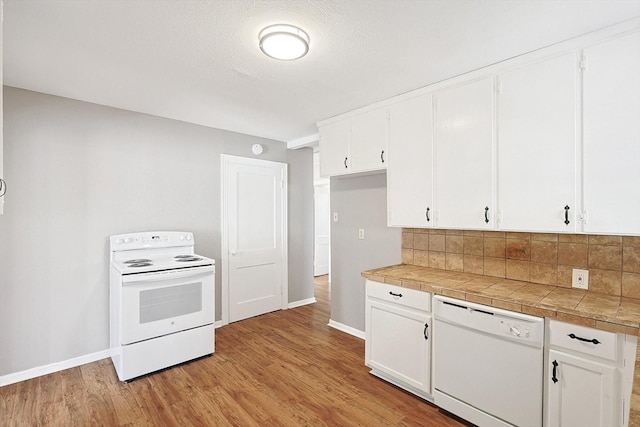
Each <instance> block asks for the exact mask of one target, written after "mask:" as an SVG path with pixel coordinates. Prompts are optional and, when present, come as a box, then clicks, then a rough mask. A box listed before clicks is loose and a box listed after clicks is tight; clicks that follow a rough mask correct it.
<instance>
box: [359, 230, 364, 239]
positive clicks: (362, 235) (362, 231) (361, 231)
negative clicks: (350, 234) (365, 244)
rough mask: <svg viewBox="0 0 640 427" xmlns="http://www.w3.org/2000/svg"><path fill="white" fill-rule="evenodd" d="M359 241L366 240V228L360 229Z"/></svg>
mask: <svg viewBox="0 0 640 427" xmlns="http://www.w3.org/2000/svg"><path fill="white" fill-rule="evenodd" d="M358 239H360V240H364V228H359V229H358Z"/></svg>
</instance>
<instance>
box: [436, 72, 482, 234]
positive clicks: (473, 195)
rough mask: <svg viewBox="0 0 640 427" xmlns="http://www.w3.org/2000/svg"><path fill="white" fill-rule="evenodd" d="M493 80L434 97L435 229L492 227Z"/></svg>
mask: <svg viewBox="0 0 640 427" xmlns="http://www.w3.org/2000/svg"><path fill="white" fill-rule="evenodd" d="M493 97H494V89H493V79H492V78H485V79H482V80H477V81H473V82H470V83H465V84H462V85H459V86H455V87H453V88H451V89H447V90H444V91H441V92H438V93H436V94H435V112H434V117H435V120H434V125H435V198H436V203H435V204H436V211H437V214H436V226H437V227H444V228H450V227H459V228H473V229H483V228H493V226H494V221H493V220H492V218H493V217H494V215H493V209H494V202H493V171H494V164H493V163H494V162H493V140H494V138H493V123H494V118H493V110H494V109H493Z"/></svg>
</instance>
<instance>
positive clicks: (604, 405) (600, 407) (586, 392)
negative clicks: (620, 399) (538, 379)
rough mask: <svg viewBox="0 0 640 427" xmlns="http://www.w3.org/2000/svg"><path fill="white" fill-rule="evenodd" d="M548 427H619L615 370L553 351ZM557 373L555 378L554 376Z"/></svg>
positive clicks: (551, 353) (583, 358)
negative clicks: (554, 380) (616, 407)
mask: <svg viewBox="0 0 640 427" xmlns="http://www.w3.org/2000/svg"><path fill="white" fill-rule="evenodd" d="M549 361H550V364H551V366H550V368H549V369H550V370H551V376H550V377H549V378H552V379H553V378H555V379H556V380H557V382H553V380H552V381H551V382H550V383H549V396H548V410H549V417H548V419H549V422H548V423H547V426H548V427H555V426H558V427H559V426H563V427H569V426H576V427H580V426H594V427H595V426H600V427H610V426H616V425H620V422H619V421H618V418H619V417H616V415H617V412H616V411H615V406H616V405H615V401H616V400H617V397H616V383H617V381H616V368H615V366H610V365H607V364H603V363H598V362H594V361H593V360H590V359H587V358H585V357H579V356H572V355H570V354H567V353H563V352H561V351H556V350H550V351H549ZM554 372H555V375H554V374H553V373H554Z"/></svg>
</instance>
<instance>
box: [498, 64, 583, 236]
mask: <svg viewBox="0 0 640 427" xmlns="http://www.w3.org/2000/svg"><path fill="white" fill-rule="evenodd" d="M577 75H578V60H577V55H576V54H574V53H571V54H567V55H563V56H559V57H555V58H551V59H547V60H545V61H542V62H539V63H537V64H534V65H531V66H527V67H524V68H520V69H517V70H514V71H511V72H508V73H504V74H501V75H500V76H499V77H498V79H499V81H498V93H499V94H498V121H497V127H498V143H497V144H498V205H499V208H498V210H499V221H500V223H499V227H500V228H501V229H504V230H519V231H546V232H553V231H555V232H563V231H564V232H571V231H575V223H576V221H575V219H576V195H575V194H576V166H575V163H576V155H575V153H576V111H577V108H576V87H577ZM565 207H566V209H565ZM565 215H566V218H565ZM567 222H568V223H567Z"/></svg>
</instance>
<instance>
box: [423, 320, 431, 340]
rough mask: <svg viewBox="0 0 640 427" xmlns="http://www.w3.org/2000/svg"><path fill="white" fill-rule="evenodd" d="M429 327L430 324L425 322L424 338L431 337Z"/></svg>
mask: <svg viewBox="0 0 640 427" xmlns="http://www.w3.org/2000/svg"><path fill="white" fill-rule="evenodd" d="M428 329H429V324H428V323H425V324H424V331H422V334H423V335H424V339H425V340H428V339H429V334H428Z"/></svg>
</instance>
